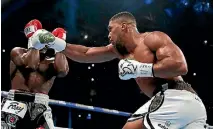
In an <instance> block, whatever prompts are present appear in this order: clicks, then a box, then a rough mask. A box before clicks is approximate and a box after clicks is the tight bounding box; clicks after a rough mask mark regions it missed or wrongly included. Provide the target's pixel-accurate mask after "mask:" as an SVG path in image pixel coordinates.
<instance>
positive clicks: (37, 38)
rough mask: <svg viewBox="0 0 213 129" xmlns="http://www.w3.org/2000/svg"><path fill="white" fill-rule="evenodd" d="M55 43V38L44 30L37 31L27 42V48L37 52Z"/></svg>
mask: <svg viewBox="0 0 213 129" xmlns="http://www.w3.org/2000/svg"><path fill="white" fill-rule="evenodd" d="M54 42H55V36H54V35H53V34H52V33H51V32H48V31H47V30H45V29H40V30H37V31H36V32H35V33H34V34H33V35H32V36H31V37H30V38H29V40H28V48H35V49H38V50H41V49H43V48H44V47H49V46H51V45H53V44H54Z"/></svg>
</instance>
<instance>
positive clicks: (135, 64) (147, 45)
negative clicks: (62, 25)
mask: <svg viewBox="0 0 213 129" xmlns="http://www.w3.org/2000/svg"><path fill="white" fill-rule="evenodd" d="M108 30H109V35H108V37H109V41H110V44H109V45H107V46H103V47H86V46H82V45H75V44H66V43H65V42H63V43H61V42H56V44H54V45H53V46H52V48H57V47H58V46H60V47H58V48H59V49H63V52H62V53H64V54H65V55H66V56H67V57H69V58H70V59H72V60H74V61H77V62H82V63H101V62H106V61H110V60H113V59H115V58H119V59H120V61H119V63H118V70H119V73H118V74H119V77H120V79H122V80H129V79H135V80H136V82H137V84H138V86H139V87H140V89H141V90H142V91H143V93H144V94H145V95H147V96H148V97H150V98H151V99H150V100H149V101H148V102H147V103H146V104H144V105H143V106H141V107H140V108H139V109H138V110H137V111H136V112H135V113H134V114H133V115H132V116H131V117H130V118H129V119H128V120H127V123H126V124H125V125H124V127H123V129H179V128H185V129H202V128H204V125H205V124H206V119H207V116H206V109H205V106H204V104H203V102H202V101H201V99H200V98H199V97H198V95H197V94H196V92H195V91H194V90H193V88H192V87H191V85H190V84H188V83H186V82H184V80H183V78H182V77H181V76H182V75H186V74H187V72H188V68H187V62H186V60H185V57H184V55H183V53H182V51H181V50H180V48H179V47H178V46H177V45H175V44H174V42H173V41H172V40H171V38H170V37H169V36H168V35H167V34H165V33H163V32H160V31H154V32H146V33H139V32H138V29H137V23H136V19H135V17H134V16H133V15H132V14H131V13H129V12H120V13H118V14H116V15H114V16H113V17H112V18H111V19H110V20H109V26H108Z"/></svg>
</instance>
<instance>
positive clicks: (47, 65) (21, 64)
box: [10, 47, 69, 94]
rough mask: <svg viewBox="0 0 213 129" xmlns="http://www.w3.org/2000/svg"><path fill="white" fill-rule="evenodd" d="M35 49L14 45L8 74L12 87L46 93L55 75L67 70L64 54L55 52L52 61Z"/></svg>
mask: <svg viewBox="0 0 213 129" xmlns="http://www.w3.org/2000/svg"><path fill="white" fill-rule="evenodd" d="M42 57H44V55H43V53H40V52H39V50H36V49H29V50H27V49H25V48H20V47H15V48H14V49H12V51H11V61H10V76H11V83H12V89H15V90H24V91H29V92H32V93H44V94H48V92H49V90H50V89H51V87H52V85H53V82H54V80H55V78H56V77H64V76H66V75H67V73H68V71H69V66H68V62H67V59H66V57H65V55H64V54H62V53H57V54H56V56H55V60H54V61H50V60H46V59H45V58H43V59H42Z"/></svg>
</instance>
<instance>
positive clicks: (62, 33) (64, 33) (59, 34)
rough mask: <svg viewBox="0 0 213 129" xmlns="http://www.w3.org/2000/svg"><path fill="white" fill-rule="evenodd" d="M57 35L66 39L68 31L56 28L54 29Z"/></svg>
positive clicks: (54, 33) (53, 32)
mask: <svg viewBox="0 0 213 129" xmlns="http://www.w3.org/2000/svg"><path fill="white" fill-rule="evenodd" d="M52 34H53V35H54V36H55V37H58V38H60V39H63V40H66V31H65V30H64V29H63V28H56V29H54V30H53V31H52Z"/></svg>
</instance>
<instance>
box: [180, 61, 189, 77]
mask: <svg viewBox="0 0 213 129" xmlns="http://www.w3.org/2000/svg"><path fill="white" fill-rule="evenodd" d="M179 72H180V75H186V74H187V73H188V67H187V64H186V62H184V61H180V62H179Z"/></svg>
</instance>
